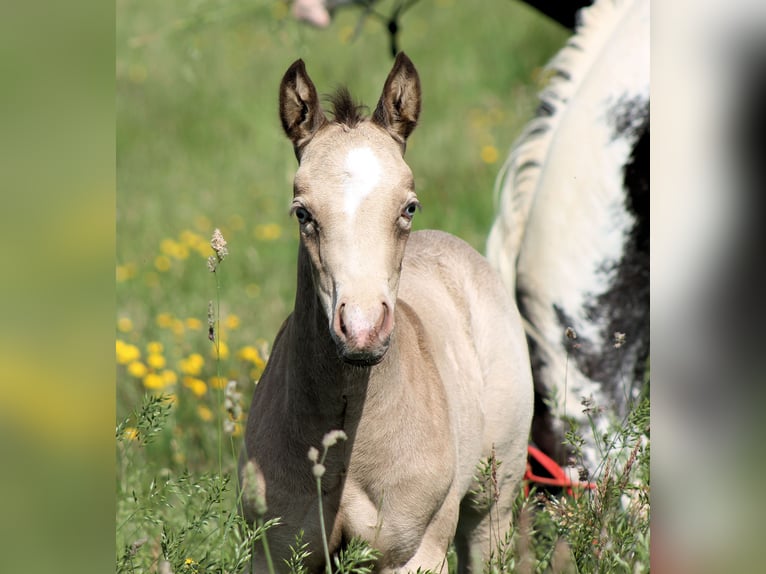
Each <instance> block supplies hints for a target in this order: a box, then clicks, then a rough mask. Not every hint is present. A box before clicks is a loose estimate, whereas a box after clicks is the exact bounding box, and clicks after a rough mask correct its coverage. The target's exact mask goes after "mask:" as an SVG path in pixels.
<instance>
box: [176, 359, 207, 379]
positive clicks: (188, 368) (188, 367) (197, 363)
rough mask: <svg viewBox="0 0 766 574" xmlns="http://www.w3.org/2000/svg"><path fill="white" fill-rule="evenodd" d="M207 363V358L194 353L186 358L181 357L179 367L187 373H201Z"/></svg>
mask: <svg viewBox="0 0 766 574" xmlns="http://www.w3.org/2000/svg"><path fill="white" fill-rule="evenodd" d="M204 364H205V359H203V358H202V355H200V354H199V353H192V354H191V355H189V356H188V357H186V358H185V359H181V361H180V362H179V368H180V369H181V372H182V373H184V374H185V375H195V376H196V375H199V374H200V372H201V371H202V366H203V365H204Z"/></svg>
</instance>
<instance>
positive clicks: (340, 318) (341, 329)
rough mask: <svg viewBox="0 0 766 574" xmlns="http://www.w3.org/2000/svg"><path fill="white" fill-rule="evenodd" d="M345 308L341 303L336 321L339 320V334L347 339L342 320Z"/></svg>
mask: <svg viewBox="0 0 766 574" xmlns="http://www.w3.org/2000/svg"><path fill="white" fill-rule="evenodd" d="M345 308H346V304H345V303H341V305H340V308H339V309H338V319H339V320H340V332H341V333H343V335H344V336H345V337H348V332H347V331H346V322H345V321H344V320H343V310H344V309H345Z"/></svg>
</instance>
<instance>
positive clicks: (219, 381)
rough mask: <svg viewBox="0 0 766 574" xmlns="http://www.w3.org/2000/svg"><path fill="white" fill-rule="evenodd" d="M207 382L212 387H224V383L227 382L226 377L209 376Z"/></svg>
mask: <svg viewBox="0 0 766 574" xmlns="http://www.w3.org/2000/svg"><path fill="white" fill-rule="evenodd" d="M208 382H209V383H210V386H211V387H213V388H214V389H225V388H226V383H227V382H228V380H227V379H226V377H210V379H209V380H208Z"/></svg>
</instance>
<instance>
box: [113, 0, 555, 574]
mask: <svg viewBox="0 0 766 574" xmlns="http://www.w3.org/2000/svg"><path fill="white" fill-rule="evenodd" d="M392 6H393V2H381V4H380V6H379V11H380V12H382V13H388V12H390V10H391V8H392ZM116 7H117V64H116V67H117V103H116V107H117V130H118V132H117V133H118V140H117V170H118V171H117V176H118V177H117V181H118V196H117V233H118V237H117V309H118V316H117V325H116V328H117V349H116V350H117V363H118V365H117V383H116V400H117V416H118V423H119V426H118V431H117V434H118V445H117V446H118V465H117V466H118V476H117V485H116V486H117V493H118V494H117V498H118V503H117V553H118V565H119V566H120V570H121V571H126V572H150V571H152V572H154V571H162V570H161V568H162V567H164V566H162V564H163V560H167V563H168V564H169V565H170V567H171V568H172V571H174V572H182V571H186V572H192V571H199V572H202V571H211V572H213V571H216V572H217V571H232V570H233V568H234V567H235V566H236V564H237V563H238V560H240V559H241V557H242V554H241V553H242V552H244V548H245V547H246V542H247V541H239V540H238V539H237V535H236V534H234V533H235V532H237V529H236V528H234V526H235V524H236V520H237V519H236V517H235V516H233V515H232V514H231V513H230V512H231V511H232V510H233V509H234V494H233V488H232V484H231V482H227V477H228V476H229V473H230V472H231V471H232V469H233V468H234V465H235V461H236V454H237V453H238V450H239V440H241V439H240V433H241V428H242V419H241V417H240V420H238V421H235V422H236V424H233V425H232V426H231V427H230V428H228V429H227V430H228V431H229V432H226V431H225V430H224V429H223V426H224V422H225V421H226V420H227V419H228V415H227V413H226V409H225V406H226V405H225V404H224V403H225V397H224V386H225V383H226V381H228V380H236V381H237V382H238V385H239V390H240V391H241V393H242V397H239V398H238V400H237V401H236V402H239V403H241V404H242V405H243V406H244V408H245V410H246V407H247V405H248V404H249V397H250V394H251V392H252V388H253V382H254V381H255V380H257V378H258V377H259V376H260V373H261V371H262V368H263V364H264V361H265V359H266V358H267V355H268V348H269V345H270V344H271V341H272V339H273V337H274V335H275V334H276V331H277V329H278V327H279V325H280V324H281V322H282V320H283V319H284V318H285V317H286V315H287V314H288V313H289V311H290V309H291V307H292V299H293V297H294V288H295V264H296V253H297V225H296V224H295V222H294V221H292V220H291V219H290V218H289V217H288V206H289V203H290V198H291V190H292V175H293V173H294V170H295V167H296V161H295V157H294V155H293V151H292V146H291V144H290V143H289V142H288V141H287V139H286V138H285V137H284V136H283V134H282V132H281V128H280V125H279V120H278V117H277V88H278V85H279V80H280V78H281V75H282V74H283V73H284V71H285V70H286V68H287V67H288V66H289V65H290V63H292V62H293V61H294V60H295V59H297V58H299V57H300V58H303V59H304V60H305V61H306V64H307V68H308V71H309V73H310V75H311V76H312V78H313V80H314V82H315V83H316V85H317V87H318V89H319V91H320V92H323V93H327V92H330V91H332V90H333V89H334V88H335V87H336V86H337V85H338V84H341V83H343V84H347V85H348V86H349V88H350V89H351V91H352V93H353V94H355V95H356V96H357V97H358V98H359V99H360V100H361V101H363V102H364V103H366V104H367V105H369V106H373V107H374V105H375V103H376V101H377V98H378V96H379V94H380V90H381V88H382V85H383V81H384V79H385V77H386V75H387V73H388V71H389V69H390V66H391V64H392V59H391V56H390V54H389V48H388V41H389V39H388V33H387V31H386V29H385V27H384V26H383V25H382V24H381V23H380V22H379V21H377V20H375V19H367V20H366V21H365V22H364V23H363V25H362V26H361V28H359V30H358V32H359V33H358V34H356V30H357V24H358V22H359V16H360V14H361V13H360V11H359V10H357V9H347V10H345V11H341V12H340V13H339V14H338V17H337V18H336V20H335V21H334V22H333V24H332V25H331V27H330V28H328V29H326V30H315V29H311V28H308V27H307V26H305V25H302V24H299V23H297V22H295V21H294V20H293V19H292V17H291V16H290V15H289V10H288V8H287V6H286V4H285V3H284V2H282V1H264V0H253V1H250V2H244V1H242V0H233V1H231V0H230V1H223V0H192V1H191V2H190V1H185V2H182V1H180V0H166V1H164V2H147V1H146V0H143V1H141V0H117V4H116ZM401 24H402V29H401V33H400V37H399V42H400V47H401V48H402V49H403V50H405V51H406V52H407V53H408V55H409V56H410V57H411V58H412V60H413V61H414V63H415V65H416V66H417V67H418V70H419V72H420V75H421V81H422V85H423V111H422V116H421V122H420V125H419V127H418V129H417V130H416V131H415V133H414V135H413V136H412V138H411V139H410V142H409V145H408V149H407V160H408V163H409V164H410V166H411V168H412V170H413V172H414V174H415V180H416V187H417V190H418V196H419V198H420V200H421V202H422V204H423V208H424V209H423V212H422V213H421V214H419V215H418V217H417V218H416V220H415V221H416V225H415V227H416V228H438V229H443V230H446V231H449V232H452V233H454V234H456V235H458V236H460V237H462V238H464V239H465V240H467V241H468V242H469V243H471V244H472V245H474V247H476V248H477V249H479V250H480V251H483V248H484V241H485V239H486V236H487V232H488V230H489V227H490V224H491V221H492V217H493V213H494V209H493V193H492V190H493V185H494V180H495V177H496V175H497V172H498V170H499V168H500V165H501V164H502V161H503V159H504V157H505V155H506V154H507V152H508V149H509V147H510V145H511V143H512V141H513V140H514V138H515V137H516V136H517V135H518V133H519V131H520V129H521V126H522V125H523V123H524V122H525V121H526V120H528V119H529V117H530V116H531V114H532V112H533V110H534V108H535V106H536V94H537V92H538V91H539V90H540V88H541V86H542V82H543V77H544V74H543V73H542V70H541V67H542V65H543V64H544V63H545V62H546V61H547V60H548V59H549V57H550V56H551V55H552V54H553V53H554V52H555V51H557V50H558V48H559V47H560V46H561V45H562V43H563V41H564V40H565V38H566V37H567V33H566V31H565V30H563V29H562V28H560V27H559V26H558V25H556V24H553V23H552V22H550V21H548V20H546V19H545V18H543V17H541V16H539V15H538V14H537V13H535V12H534V11H532V10H531V9H529V8H528V7H527V6H526V5H523V4H521V3H519V2H516V1H514V0H486V1H483V2H477V3H474V2H470V3H469V2H461V1H458V0H433V1H425V0H422V1H420V2H417V3H416V4H415V5H414V7H413V8H412V9H411V10H410V11H409V12H407V14H406V15H405V16H404V18H403V19H402V21H401ZM215 228H220V230H221V231H222V232H223V235H224V237H225V238H226V240H227V241H228V251H229V254H228V256H227V257H226V259H225V261H223V262H222V263H221V264H220V266H219V268H218V271H217V272H216V273H215V274H213V273H210V272H209V271H208V268H207V263H206V260H207V258H208V257H209V256H210V255H212V253H213V251H212V249H211V248H210V246H209V240H210V237H211V234H212V232H213V230H214V229H215ZM209 318H210V320H211V321H213V323H214V326H215V331H216V335H217V343H216V344H213V343H212V342H211V341H210V340H209V338H208V324H209ZM160 394H164V395H166V396H168V397H169V399H168V400H167V401H164V402H163V401H157V400H153V399H151V397H153V396H157V395H160ZM142 405H143V406H142ZM142 409H143V410H142Z"/></svg>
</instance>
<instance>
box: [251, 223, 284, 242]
mask: <svg viewBox="0 0 766 574" xmlns="http://www.w3.org/2000/svg"><path fill="white" fill-rule="evenodd" d="M254 235H255V238H256V239H260V240H261V241H274V240H276V239H279V238H280V237H281V236H282V226H281V225H279V224H278V223H264V224H261V225H256V226H255V232H254Z"/></svg>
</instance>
